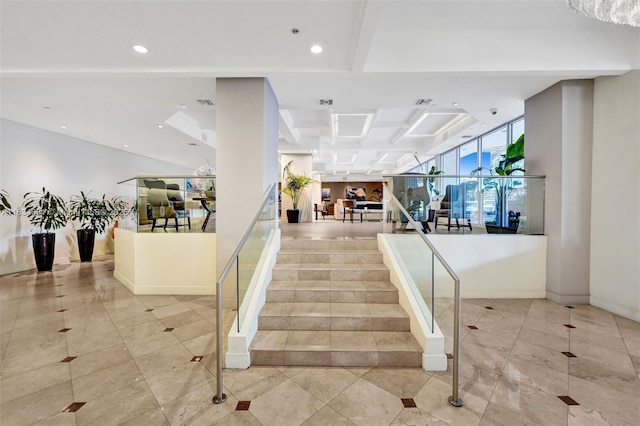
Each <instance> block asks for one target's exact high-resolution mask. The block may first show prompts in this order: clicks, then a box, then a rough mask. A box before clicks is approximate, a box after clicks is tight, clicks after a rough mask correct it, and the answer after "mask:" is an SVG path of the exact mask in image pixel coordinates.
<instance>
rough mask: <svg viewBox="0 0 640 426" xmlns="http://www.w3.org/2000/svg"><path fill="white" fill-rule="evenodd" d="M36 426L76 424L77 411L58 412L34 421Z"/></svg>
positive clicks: (70, 425)
mask: <svg viewBox="0 0 640 426" xmlns="http://www.w3.org/2000/svg"><path fill="white" fill-rule="evenodd" d="M34 425H36V426H76V425H77V421H76V413H58V414H56V415H55V416H51V417H49V418H48V419H45V420H41V421H39V422H37V423H34Z"/></svg>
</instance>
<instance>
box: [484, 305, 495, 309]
mask: <svg viewBox="0 0 640 426" xmlns="http://www.w3.org/2000/svg"><path fill="white" fill-rule="evenodd" d="M484 308H485V309H493V308H492V307H491V306H485V307H484Z"/></svg>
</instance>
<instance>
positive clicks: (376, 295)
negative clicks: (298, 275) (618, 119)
mask: <svg viewBox="0 0 640 426" xmlns="http://www.w3.org/2000/svg"><path fill="white" fill-rule="evenodd" d="M266 301H267V302H289V303H293V302H295V303H398V291H397V289H396V288H395V287H394V286H393V284H391V283H390V282H386V281H346V282H340V281H273V282H272V283H271V284H270V285H269V287H267V300H266Z"/></svg>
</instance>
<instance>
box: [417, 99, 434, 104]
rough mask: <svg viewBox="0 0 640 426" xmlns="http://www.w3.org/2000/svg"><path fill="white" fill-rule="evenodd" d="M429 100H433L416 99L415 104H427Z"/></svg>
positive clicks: (430, 100)
mask: <svg viewBox="0 0 640 426" xmlns="http://www.w3.org/2000/svg"><path fill="white" fill-rule="evenodd" d="M431 102H433V99H418V100H417V101H416V105H429V104H430V103H431Z"/></svg>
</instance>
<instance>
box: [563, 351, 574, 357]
mask: <svg viewBox="0 0 640 426" xmlns="http://www.w3.org/2000/svg"><path fill="white" fill-rule="evenodd" d="M562 355H564V356H566V357H567V358H577V357H576V356H575V355H574V354H572V353H571V352H562Z"/></svg>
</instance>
